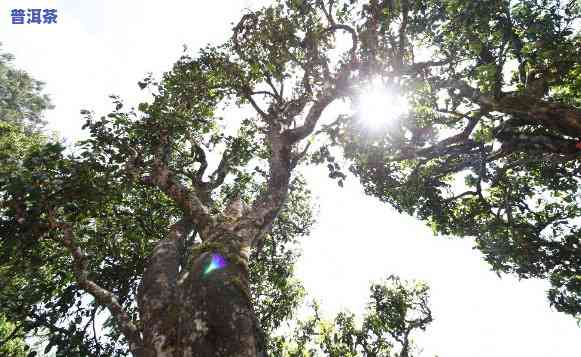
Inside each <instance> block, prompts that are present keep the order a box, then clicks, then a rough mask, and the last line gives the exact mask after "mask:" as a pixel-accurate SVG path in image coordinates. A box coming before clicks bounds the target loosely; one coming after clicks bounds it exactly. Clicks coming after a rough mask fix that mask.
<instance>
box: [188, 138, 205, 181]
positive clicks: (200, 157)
mask: <svg viewBox="0 0 581 357" xmlns="http://www.w3.org/2000/svg"><path fill="white" fill-rule="evenodd" d="M191 145H192V148H191V153H192V156H193V157H195V158H196V160H197V161H198V162H199V163H200V168H199V169H198V170H197V172H196V174H195V179H196V181H197V182H195V184H197V185H200V184H201V183H202V177H203V176H204V173H205V172H206V169H207V168H208V160H207V159H206V152H205V151H204V149H202V147H201V146H200V145H198V143H196V142H193V141H192V142H191Z"/></svg>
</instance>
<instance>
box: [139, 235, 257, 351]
mask: <svg viewBox="0 0 581 357" xmlns="http://www.w3.org/2000/svg"><path fill="white" fill-rule="evenodd" d="M220 230H221V229H220ZM243 241H244V239H242V237H240V236H238V235H236V234H234V233H232V232H229V231H227V230H225V229H224V230H223V231H221V232H215V234H212V240H210V241H206V242H204V243H203V244H201V245H200V246H198V247H196V248H194V253H193V257H192V259H191V261H190V262H189V264H188V266H186V267H183V269H182V270H181V271H179V272H178V270H179V263H178V261H179V259H178V251H179V250H178V246H177V244H175V243H176V241H175V240H173V239H171V237H170V238H168V239H166V240H164V241H161V242H159V243H158V245H157V247H156V248H155V250H154V252H153V254H152V256H151V258H150V261H149V265H148V267H147V269H146V271H145V272H144V276H143V280H142V283H141V286H140V289H139V298H138V306H139V311H140V315H141V321H142V324H143V330H142V331H143V352H142V353H140V355H139V357H154V356H155V357H162V356H163V357H190V356H192V357H193V356H200V357H206V356H207V357H210V356H240V357H250V356H252V357H256V356H259V355H260V354H261V352H260V350H261V349H262V348H261V347H260V346H259V345H260V343H261V338H260V334H259V331H260V330H259V327H258V323H257V318H256V316H255V313H254V309H253V307H252V304H251V300H250V293H249V291H250V290H249V282H248V261H247V256H246V254H245V253H246V252H245V245H244V244H242V242H243Z"/></svg>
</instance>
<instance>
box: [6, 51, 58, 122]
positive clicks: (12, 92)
mask: <svg viewBox="0 0 581 357" xmlns="http://www.w3.org/2000/svg"><path fill="white" fill-rule="evenodd" d="M1 45H2V44H1V43H0V46H1ZM13 59H14V57H13V56H12V55H11V54H9V53H5V52H2V50H1V49H0V121H3V122H8V123H13V124H17V125H20V126H24V127H25V128H26V129H27V130H28V131H31V130H34V129H38V128H39V127H40V126H42V125H43V124H44V123H45V122H44V120H43V118H42V115H43V111H44V110H46V109H51V108H52V105H51V103H50V100H49V98H48V96H47V95H46V94H43V93H42V88H43V85H44V84H43V83H42V82H40V81H37V80H35V79H34V78H32V77H30V75H29V74H28V73H26V72H25V71H23V70H19V69H16V68H14V67H13V66H12V65H11V63H10V62H12V60H13Z"/></svg>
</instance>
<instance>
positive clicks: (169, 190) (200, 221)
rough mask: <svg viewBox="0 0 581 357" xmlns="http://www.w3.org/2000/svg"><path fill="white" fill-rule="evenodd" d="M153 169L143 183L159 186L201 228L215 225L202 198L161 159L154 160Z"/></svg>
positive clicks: (213, 218)
mask: <svg viewBox="0 0 581 357" xmlns="http://www.w3.org/2000/svg"><path fill="white" fill-rule="evenodd" d="M152 171H153V172H152V175H151V176H146V177H144V178H143V179H142V183H144V184H146V185H150V186H155V187H158V188H159V189H160V190H161V191H163V192H164V193H165V194H166V195H168V196H169V197H170V198H171V199H172V200H173V201H174V202H175V203H176V204H177V206H178V207H180V208H181V209H182V210H183V212H184V215H185V216H187V217H191V219H192V222H193V223H194V224H196V225H197V226H199V227H200V229H201V230H203V229H205V228H207V227H209V226H213V225H214V223H215V220H216V219H215V217H214V216H212V215H211V214H210V212H209V210H208V208H207V207H206V206H205V205H204V204H203V203H202V201H201V200H200V198H199V197H198V196H197V195H196V194H195V193H194V192H192V191H191V190H189V189H188V188H186V187H185V186H184V185H182V184H181V183H180V182H178V181H177V180H176V179H175V176H174V174H173V173H172V172H171V170H170V169H169V168H168V167H167V166H166V165H165V164H163V163H162V162H161V160H158V159H156V160H154V163H153V170H152Z"/></svg>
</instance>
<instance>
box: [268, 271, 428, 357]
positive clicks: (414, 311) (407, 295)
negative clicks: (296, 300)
mask: <svg viewBox="0 0 581 357" xmlns="http://www.w3.org/2000/svg"><path fill="white" fill-rule="evenodd" d="M428 299H429V288H428V286H427V285H426V284H425V283H422V282H415V281H402V280H401V279H400V278H398V277H397V276H393V275H392V276H389V277H388V278H387V279H385V280H384V281H383V282H381V283H378V284H372V285H371V288H370V300H369V303H368V306H367V309H366V312H365V314H364V316H363V319H362V322H361V323H358V322H357V319H356V317H355V315H354V314H352V313H349V312H341V313H339V314H337V315H336V316H335V318H334V319H333V320H332V321H327V320H325V319H323V318H322V317H321V316H320V310H319V306H318V305H317V304H314V305H313V309H314V314H313V316H312V317H310V318H309V319H307V320H304V321H300V322H299V323H298V325H297V326H296V328H295V330H294V332H293V334H292V335H291V336H285V337H279V339H278V341H277V342H278V343H279V345H278V348H279V349H278V350H275V351H273V354H272V355H273V356H291V357H293V356H296V357H298V356H305V355H307V356H314V355H320V354H322V355H325V356H331V357H355V356H377V357H390V356H392V357H411V356H413V355H414V354H415V352H416V347H415V344H414V343H413V338H412V335H413V334H415V333H416V332H418V331H419V330H422V331H424V330H425V329H426V328H427V326H428V325H429V324H430V323H431V322H432V313H431V310H430V308H429V305H428Z"/></svg>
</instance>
